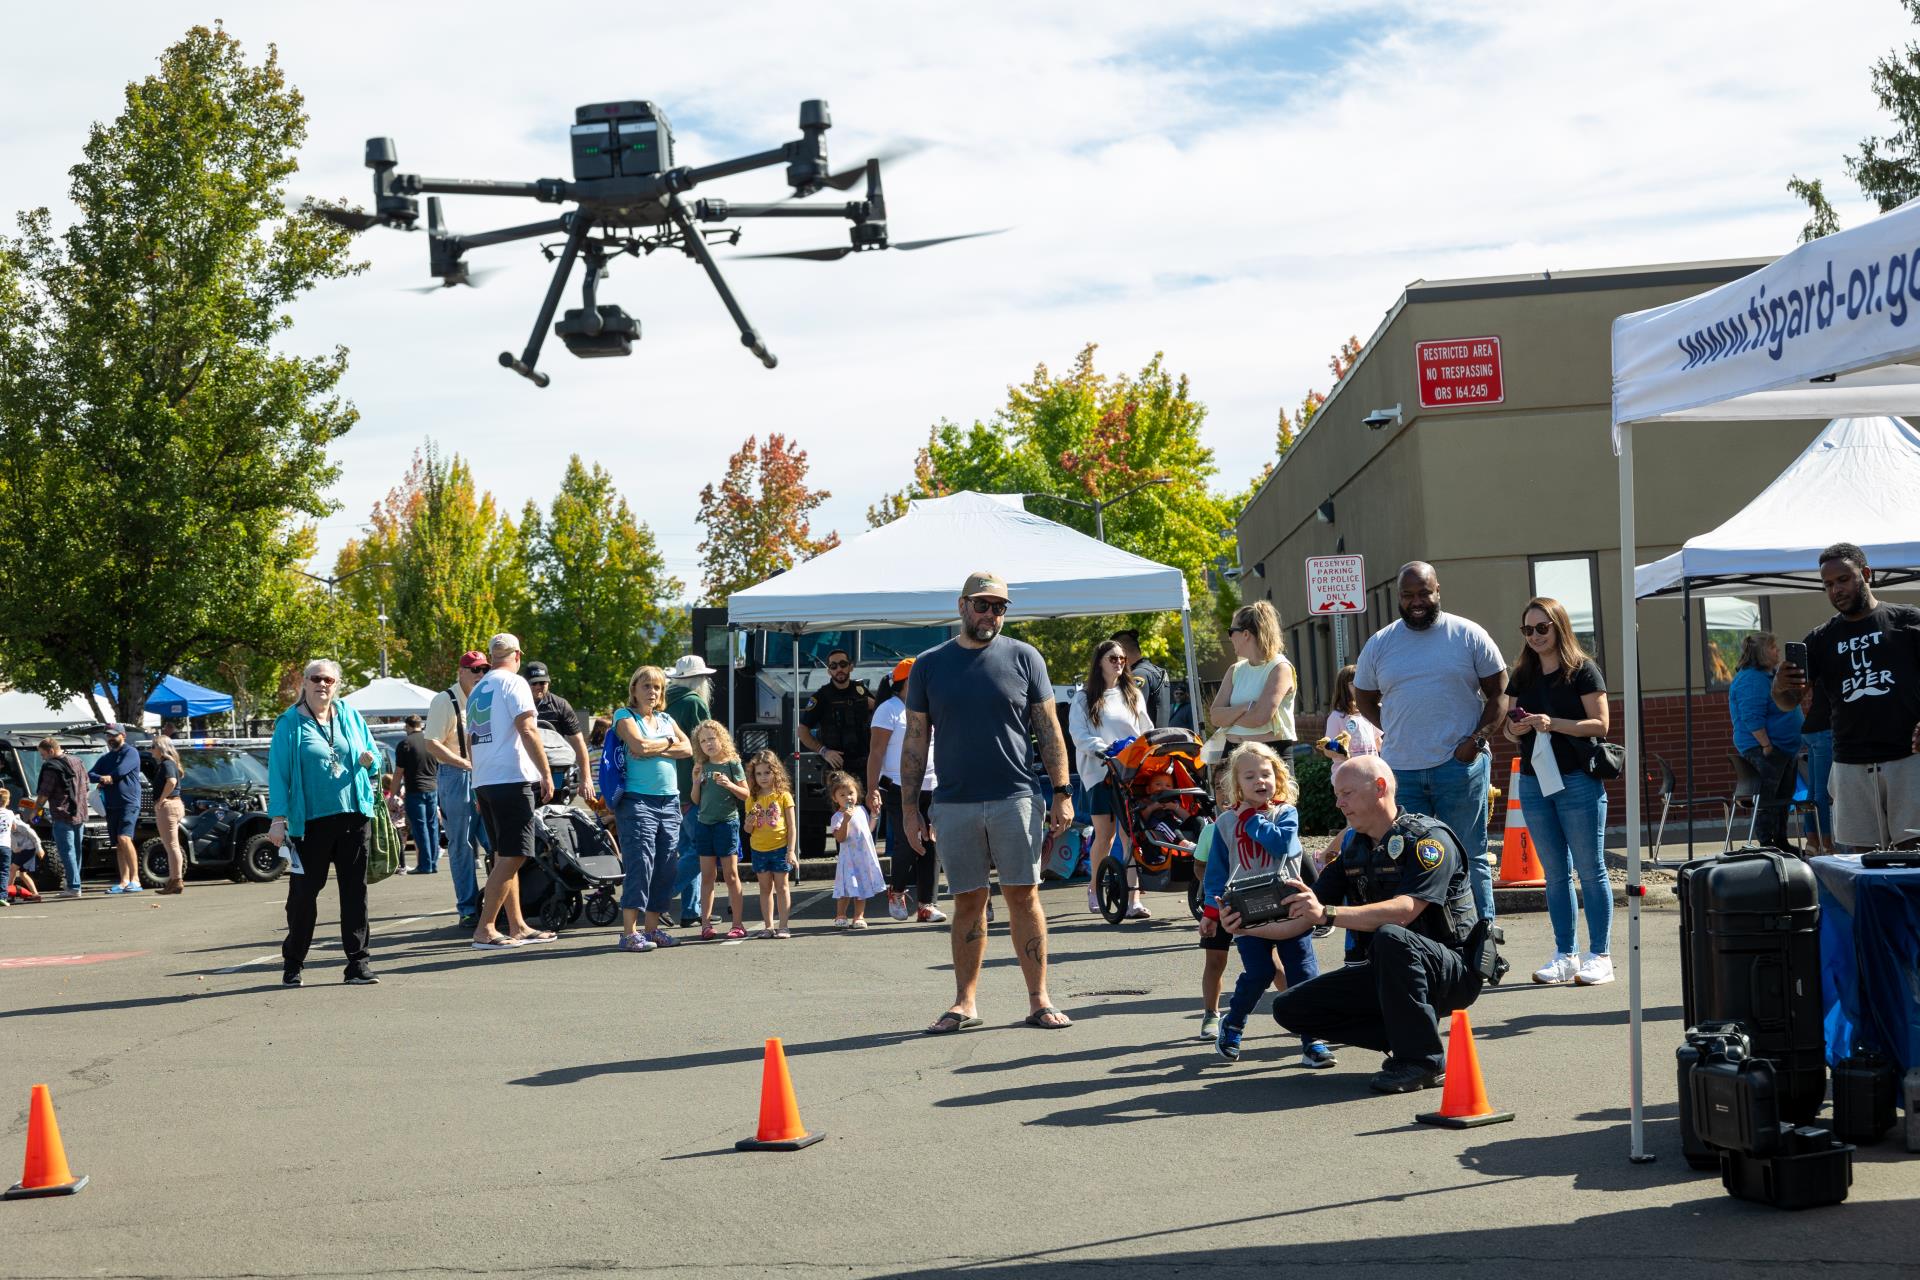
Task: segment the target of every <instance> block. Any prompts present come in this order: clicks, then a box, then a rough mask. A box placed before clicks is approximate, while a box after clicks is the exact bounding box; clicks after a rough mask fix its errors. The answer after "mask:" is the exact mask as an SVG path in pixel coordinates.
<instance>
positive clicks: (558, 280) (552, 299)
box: [500, 213, 631, 387]
mask: <svg viewBox="0 0 1920 1280" xmlns="http://www.w3.org/2000/svg"><path fill="white" fill-rule="evenodd" d="M565 221H566V223H567V245H566V248H564V249H562V250H561V251H560V264H559V266H557V267H555V268H554V271H553V283H552V284H550V285H548V286H547V296H546V298H545V300H543V301H542V302H541V303H540V314H539V316H538V317H537V318H536V319H535V320H534V322H533V333H532V335H531V336H530V337H528V339H527V349H526V350H525V351H523V352H521V353H520V358H519V359H518V360H516V359H514V358H513V353H512V352H511V351H502V352H501V353H500V365H501V367H502V368H505V369H511V370H513V371H514V372H515V373H517V374H519V375H520V376H521V377H523V378H525V379H526V380H527V381H529V382H531V383H532V384H533V385H534V386H536V387H544V386H546V385H547V384H548V383H550V382H552V381H553V379H552V378H550V377H548V376H547V375H546V374H544V373H541V372H540V371H539V370H537V369H535V368H534V367H533V366H534V365H535V364H536V363H538V362H539V359H540V347H541V344H542V343H544V342H545V341H546V340H547V326H548V325H550V324H552V323H553V313H554V312H555V311H558V310H559V309H560V294H561V293H562V292H563V291H564V290H565V289H566V287H567V276H568V275H569V274H571V273H572V271H573V260H574V259H575V258H578V257H579V256H580V246H581V245H582V244H584V243H585V242H586V239H587V232H589V231H591V230H592V229H593V219H592V217H590V216H589V215H587V214H585V213H575V214H570V215H568V216H567V218H566V219H565ZM598 277H599V272H598V270H595V271H594V273H593V279H595V280H597V279H598ZM629 350H631V348H629ZM603 354H604V353H603ZM623 354H624V353H623Z"/></svg>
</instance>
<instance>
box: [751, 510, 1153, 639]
mask: <svg viewBox="0 0 1920 1280" xmlns="http://www.w3.org/2000/svg"><path fill="white" fill-rule="evenodd" d="M983 570H989V571H992V572H994V573H998V574H1000V575H1001V576H1002V577H1004V578H1005V579H1006V582H1007V591H1008V594H1009V595H1010V597H1011V599H1012V607H1013V612H1014V614H1015V615H1016V616H1018V617H1021V618H1080V617H1089V616H1094V615H1099V614H1109V613H1155V612H1159V611H1161V610H1176V611H1177V610H1180V609H1184V608H1186V607H1187V582H1186V578H1185V577H1184V576H1183V575H1182V574H1181V572H1180V571H1179V570H1178V569H1174V568H1171V567H1169V566H1167V565H1163V564H1156V563H1154V562H1153V561H1151V560H1147V559H1143V558H1142V557H1140V556H1136V555H1134V554H1133V553H1131V552H1128V551H1122V550H1120V549H1119V548H1118V547H1112V546H1108V545H1107V544H1106V543H1103V542H1100V541H1097V540H1096V539H1093V538H1089V537H1087V536H1086V535H1085V534H1083V533H1080V532H1078V531H1077V530H1074V529H1069V528H1068V527H1067V526H1065V525H1063V524H1056V523H1054V522H1053V521H1051V520H1047V519H1044V518H1042V517H1040V516H1036V515H1033V514H1030V513H1029V512H1028V511H1027V510H1026V508H1025V505H1024V504H1023V503H1022V501H1021V498H1020V495H1018V494H986V493H973V492H971V491H963V492H960V493H956V494H952V495H950V496H948V497H944V498H927V499H924V500H922V501H919V502H915V503H912V504H911V505H910V506H909V508H908V510H907V514H906V515H904V516H902V517H901V518H900V519H898V520H895V521H894V522H893V523H891V524H887V525H882V526H881V527H880V528H878V529H874V530H871V531H870V532H867V533H863V534H861V535H860V536H859V537H857V538H854V539H853V540H852V541H850V542H846V543H843V544H841V545H840V546H838V547H835V548H834V549H833V550H831V551H826V552H823V553H821V554H820V555H817V556H815V557H814V558H813V559H811V560H809V561H807V562H806V563H805V564H802V565H798V566H796V567H795V568H792V569H789V570H788V571H787V572H785V573H782V574H779V575H777V576H775V577H772V578H769V579H767V581H765V582H762V583H760V584H758V585H757V586H752V587H748V588H747V589H746V590H744V591H738V592H735V593H734V594H733V595H732V596H731V597H730V598H729V599H728V600H727V618H728V621H730V622H732V623H734V624H736V625H739V626H750V627H761V628H765V629H768V630H779V631H829V630H833V629H836V628H841V627H879V626H930V625H938V624H940V623H946V622H953V621H954V620H955V618H956V615H957V613H958V606H957V603H956V602H957V601H958V599H959V596H960V586H961V584H962V583H963V582H965V581H966V578H967V575H968V574H970V573H976V572H980V571H983Z"/></svg>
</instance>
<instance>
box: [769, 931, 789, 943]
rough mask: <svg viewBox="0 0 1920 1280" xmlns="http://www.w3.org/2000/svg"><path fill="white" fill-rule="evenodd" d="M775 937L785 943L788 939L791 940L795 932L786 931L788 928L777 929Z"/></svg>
mask: <svg viewBox="0 0 1920 1280" xmlns="http://www.w3.org/2000/svg"><path fill="white" fill-rule="evenodd" d="M773 936H774V937H776V938H779V939H780V940H781V941H783V942H784V941H785V940H786V939H788V938H791V937H792V936H793V930H791V929H786V928H781V929H775V930H774V931H773Z"/></svg>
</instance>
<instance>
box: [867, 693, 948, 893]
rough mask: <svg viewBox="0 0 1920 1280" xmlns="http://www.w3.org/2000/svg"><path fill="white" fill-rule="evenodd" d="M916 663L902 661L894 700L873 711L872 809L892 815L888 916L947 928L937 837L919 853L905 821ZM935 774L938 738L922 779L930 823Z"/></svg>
mask: <svg viewBox="0 0 1920 1280" xmlns="http://www.w3.org/2000/svg"><path fill="white" fill-rule="evenodd" d="M912 670H913V659H912V658H902V659H900V661H899V662H898V663H897V664H895V666H894V668H893V696H892V697H891V698H888V699H887V700H886V701H885V702H883V703H881V704H880V705H879V706H877V707H875V708H874V709H873V721H872V723H871V725H870V726H869V728H868V730H867V733H868V739H867V741H868V746H867V805H868V807H869V808H871V809H872V810H873V815H874V817H876V818H877V817H880V816H881V815H882V814H884V815H885V816H886V822H887V827H886V831H887V870H888V873H889V874H888V876H887V914H888V915H889V916H891V917H893V918H894V919H895V920H907V919H914V920H918V921H919V922H920V923H921V924H945V923H946V919H947V913H946V912H944V911H942V910H941V909H940V908H939V906H938V904H937V900H936V895H937V892H938V884H937V880H938V876H939V868H938V864H937V863H936V862H935V860H934V847H933V841H934V832H933V828H932V827H931V826H929V827H927V838H926V841H925V844H926V849H925V851H924V852H921V853H915V852H914V851H913V846H912V845H910V844H908V843H907V837H906V836H905V835H904V834H902V833H903V831H904V830H905V827H904V824H903V822H902V819H901V816H900V748H901V747H902V746H903V745H904V744H905V743H906V741H907V704H906V701H905V699H906V696H907V680H908V678H909V673H911V672H912ZM939 781H940V780H939V778H937V777H936V776H935V775H934V771H933V738H932V735H931V734H929V735H928V738H927V772H926V776H925V777H923V778H921V780H920V818H921V821H922V822H930V821H931V817H930V815H931V814H932V812H933V790H934V787H935V786H936V785H937V784H938V783H939ZM909 886H911V887H912V888H913V891H914V896H913V905H912V906H911V907H909V906H908V905H907V889H908V887H909Z"/></svg>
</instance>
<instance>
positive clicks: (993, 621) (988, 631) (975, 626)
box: [967, 617, 1000, 644]
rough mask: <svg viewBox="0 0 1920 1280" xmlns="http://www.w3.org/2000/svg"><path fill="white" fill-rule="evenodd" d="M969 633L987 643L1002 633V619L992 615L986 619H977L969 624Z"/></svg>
mask: <svg viewBox="0 0 1920 1280" xmlns="http://www.w3.org/2000/svg"><path fill="white" fill-rule="evenodd" d="M967 634H968V635H969V636H971V637H972V638H973V639H975V640H978V641H980V642H981V643H982V644H985V643H986V642H987V641H989V640H991V639H993V638H994V637H995V636H997V635H999V634H1000V620H999V619H998V618H991V617H990V618H987V619H985V620H976V621H974V622H972V623H970V624H968V626H967Z"/></svg>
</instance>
